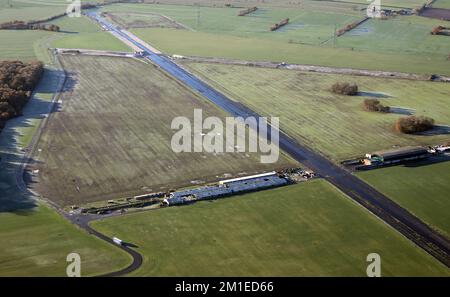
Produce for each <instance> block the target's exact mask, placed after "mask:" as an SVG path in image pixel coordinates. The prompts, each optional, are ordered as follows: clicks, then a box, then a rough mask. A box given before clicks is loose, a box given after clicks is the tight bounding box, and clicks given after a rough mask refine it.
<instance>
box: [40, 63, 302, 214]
mask: <svg viewBox="0 0 450 297" xmlns="http://www.w3.org/2000/svg"><path fill="white" fill-rule="evenodd" d="M61 58H62V62H63V65H64V67H65V68H66V70H67V71H68V72H69V73H70V79H69V81H68V83H66V90H65V91H64V93H63V95H62V106H61V107H59V109H58V111H55V112H54V113H52V114H51V115H50V119H49V122H48V125H47V126H46V127H45V131H44V132H43V135H42V138H41V139H40V142H39V143H38V145H37V150H36V155H35V160H36V162H35V164H34V165H33V166H32V167H33V169H38V170H39V172H38V173H37V176H36V177H34V178H33V182H32V183H31V186H32V188H33V189H34V190H36V191H37V192H39V193H40V194H41V195H43V196H44V197H45V198H48V199H50V200H52V201H55V202H56V203H58V204H60V205H72V204H80V203H85V202H92V201H99V200H106V199H114V198H122V197H125V196H129V195H134V194H139V193H143V192H145V191H159V190H163V189H164V190H168V189H171V188H175V187H179V186H189V185H192V184H193V183H198V182H208V181H214V180H217V179H220V178H223V177H225V176H229V175H237V174H239V173H242V174H244V173H247V174H249V173H256V172H261V171H266V170H272V169H274V168H281V167H286V166H292V164H294V163H293V162H292V161H290V159H289V160H288V159H287V158H285V157H281V158H280V161H279V162H278V163H276V164H262V163H260V162H259V156H258V155H257V154H256V153H254V154H244V153H227V154H212V153H179V154H176V153H174V152H173V151H172V149H171V145H170V140H171V138H172V135H173V134H174V133H175V131H174V130H172V129H171V128H170V124H171V122H172V119H173V118H174V117H177V116H186V117H188V118H191V119H192V117H193V110H194V108H201V109H202V110H203V118H206V117H207V116H211V115H215V116H218V117H224V116H226V114H225V113H224V112H222V111H220V110H218V109H217V108H216V107H215V106H213V105H212V104H211V103H209V101H207V100H206V99H203V98H201V97H199V96H197V95H196V94H194V93H192V92H190V91H189V90H187V89H186V88H185V87H184V86H182V85H180V84H179V83H178V82H176V81H175V80H173V79H171V78H169V77H168V76H167V75H165V74H164V73H162V72H161V71H160V70H158V69H157V68H156V67H154V66H153V65H151V64H147V63H144V62H143V61H138V60H135V59H128V58H110V57H88V56H62V57H61Z"/></svg>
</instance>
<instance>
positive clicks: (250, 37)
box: [102, 1, 450, 75]
mask: <svg viewBox="0 0 450 297" xmlns="http://www.w3.org/2000/svg"><path fill="white" fill-rule="evenodd" d="M169 2H170V1H169ZM173 2H174V1H172V2H171V3H173ZM175 2H176V1H175ZM393 2H395V1H393ZM403 2H405V3H406V1H403ZM366 3H367V2H366ZM267 4H268V5H269V3H267ZM272 4H274V3H272V2H271V3H270V5H269V6H265V5H264V6H260V5H258V4H256V5H258V6H259V7H260V9H259V10H258V11H256V12H254V13H252V14H250V15H248V16H245V17H238V16H237V15H236V14H237V11H238V10H239V9H236V8H224V7H220V8H213V7H195V6H183V5H153V4H145V5H141V4H133V5H132V4H119V5H111V6H106V7H104V8H102V10H103V11H108V12H120V13H125V12H130V13H133V12H135V13H137V12H140V13H145V12H152V13H160V14H163V15H166V16H168V17H170V18H173V19H174V20H176V21H178V22H179V23H182V24H184V25H186V26H187V27H188V28H190V29H191V30H175V29H168V28H135V29H131V31H132V32H133V33H135V34H136V35H138V36H139V37H140V38H142V39H143V40H145V41H147V42H149V43H150V44H152V45H153V46H155V47H156V48H158V49H160V50H162V51H163V52H165V53H169V54H180V55H192V56H216V57H227V58H235V59H244V60H269V61H279V62H282V61H285V62H291V63H302V64H316V65H327V66H336V67H353V68H363V69H377V70H391V71H403V72H417V73H427V74H431V73H442V74H448V75H450V70H449V69H450V67H449V65H450V64H449V62H448V61H447V60H446V58H447V56H448V52H447V51H448V48H449V47H450V39H448V38H446V37H445V36H431V35H430V34H429V32H430V30H431V28H432V27H433V26H434V25H436V24H437V22H436V20H429V19H425V18H419V17H399V18H394V19H391V20H387V21H375V20H371V21H369V22H368V23H366V24H364V25H363V27H361V28H357V29H356V30H355V31H353V32H350V33H349V34H348V36H347V34H345V35H344V36H342V37H339V38H337V39H336V40H334V39H333V32H334V30H335V28H336V29H339V28H342V27H344V26H345V25H347V24H349V23H351V22H353V21H355V20H357V19H361V18H362V17H363V16H364V15H365V12H364V7H365V6H364V5H361V4H348V3H338V2H325V1H305V2H304V5H303V4H302V5H300V6H298V7H297V6H295V5H294V7H291V8H287V7H283V4H282V3H281V2H280V3H279V7H273V6H271V5H272ZM397 4H398V3H397ZM274 5H275V4H274ZM249 6H251V5H250V3H249ZM361 9H362V10H361ZM285 17H289V18H290V20H291V22H290V24H289V25H287V26H285V27H283V28H282V29H280V30H279V31H276V32H270V31H268V28H269V27H270V25H272V24H273V23H276V22H278V21H280V20H281V19H283V18H285ZM444 23H445V22H444ZM424 41H426V42H424Z"/></svg>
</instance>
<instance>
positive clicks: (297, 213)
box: [92, 180, 449, 276]
mask: <svg viewBox="0 0 450 297" xmlns="http://www.w3.org/2000/svg"><path fill="white" fill-rule="evenodd" d="M92 225H93V227H95V228H96V229H97V230H100V231H101V232H104V233H105V234H107V235H108V236H118V237H119V238H122V239H123V240H127V241H131V242H133V243H134V244H136V245H137V246H139V248H138V250H139V251H140V252H141V253H142V254H143V255H144V263H143V266H142V267H141V268H140V269H138V270H137V271H136V272H135V273H133V274H134V275H140V276H165V275H170V276H231V275H232V276H337V275H339V276H364V275H365V270H366V266H367V263H366V256H367V254H369V253H371V252H376V253H379V254H380V256H381V259H382V275H383V276H392V275H395V276H400V275H409V276H413V275H415V276H418V275H427V276H433V275H434V276H436V275H448V273H449V272H448V270H447V269H446V268H445V267H444V266H441V264H439V263H438V262H437V261H436V260H434V259H433V258H431V256H429V255H427V254H425V252H423V251H422V250H420V249H419V248H417V247H416V246H414V245H413V244H411V243H410V242H409V241H408V240H406V239H405V238H404V237H403V236H401V235H400V234H399V233H397V232H396V231H394V230H393V229H391V228H390V227H388V226H386V225H385V224H384V223H382V222H381V221H379V220H378V219H376V218H375V217H373V216H372V215H371V214H369V213H368V212H366V210H364V209H362V208H361V207H360V206H358V205H356V204H354V203H353V202H352V201H351V200H350V199H349V198H347V197H346V196H344V195H343V194H342V193H341V192H339V191H338V190H336V189H335V188H334V187H332V186H331V185H330V184H328V183H327V182H325V181H323V180H316V181H311V182H307V183H304V184H299V185H293V186H288V187H283V188H279V189H275V190H268V191H263V192H258V193H253V194H247V195H243V196H238V197H232V198H227V199H222V200H216V201H213V202H199V203H196V204H194V205H190V206H181V207H171V208H167V209H161V210H155V211H149V212H145V213H139V214H131V215H126V216H123V217H118V218H112V219H104V220H101V221H96V222H93V223H92Z"/></svg>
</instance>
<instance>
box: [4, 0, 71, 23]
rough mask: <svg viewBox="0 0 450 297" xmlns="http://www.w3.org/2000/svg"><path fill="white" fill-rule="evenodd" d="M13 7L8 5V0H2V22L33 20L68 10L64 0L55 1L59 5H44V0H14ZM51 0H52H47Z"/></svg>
mask: <svg viewBox="0 0 450 297" xmlns="http://www.w3.org/2000/svg"><path fill="white" fill-rule="evenodd" d="M10 2H11V3H12V7H9V6H8V0H0V23H3V22H9V21H14V20H19V21H31V20H39V19H45V18H48V17H51V16H53V15H57V14H60V13H63V12H64V11H65V10H66V5H67V4H66V3H64V0H61V1H58V2H59V4H58V3H56V1H54V2H55V3H56V4H58V5H44V4H43V3H41V2H44V1H31V0H30V1H23V0H22V1H21V0H12V1H10ZM45 2H50V1H45ZM53 4H54V3H53Z"/></svg>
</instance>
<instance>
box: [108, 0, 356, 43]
mask: <svg viewBox="0 0 450 297" xmlns="http://www.w3.org/2000/svg"><path fill="white" fill-rule="evenodd" d="M239 10H241V8H212V7H198V8H197V7H195V6H181V5H180V6H174V5H148V4H147V5H136V4H133V5H130V4H128V5H126V4H123V5H113V6H106V7H104V8H103V11H108V12H114V11H118V12H125V11H126V12H137V13H143V12H152V13H158V14H162V15H165V16H167V17H169V18H171V19H173V20H175V21H177V22H179V23H182V24H184V25H185V26H187V27H188V28H191V30H192V31H198V32H204V33H210V34H218V35H231V36H237V37H243V38H261V39H268V40H273V41H275V42H283V43H286V42H293V43H306V44H320V43H323V42H325V41H327V40H329V39H330V38H332V36H333V32H334V29H335V25H336V26H337V27H338V28H339V27H342V26H345V25H346V24H349V23H352V22H354V21H356V20H358V19H361V12H359V11H354V10H352V9H350V8H347V9H342V10H337V9H333V8H329V7H328V6H323V7H322V9H308V10H305V9H304V8H297V9H292V8H289V9H288V8H264V7H263V8H260V9H259V10H257V11H256V12H254V13H252V14H250V15H248V16H246V17H241V16H238V15H237V13H238V11H239ZM285 18H289V19H290V21H289V24H288V25H287V26H285V27H283V28H281V29H279V30H277V31H276V32H271V31H270V30H269V28H270V27H271V26H272V25H273V24H275V23H277V22H279V21H281V20H282V19H285ZM142 30H145V29H142Z"/></svg>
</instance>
